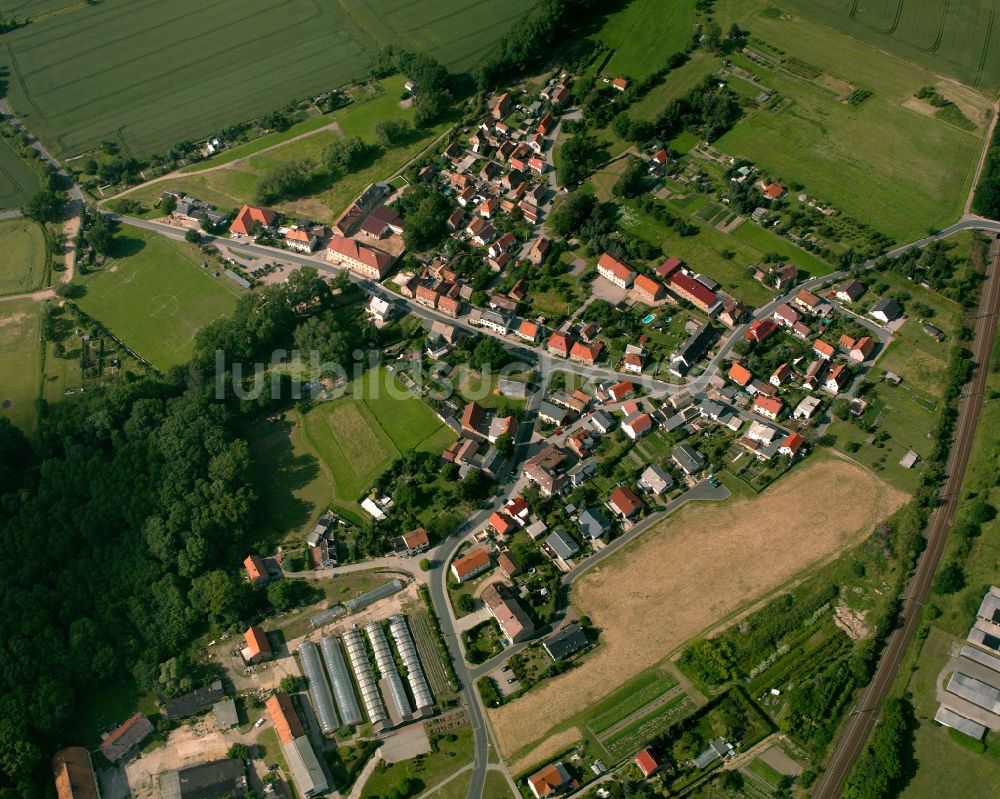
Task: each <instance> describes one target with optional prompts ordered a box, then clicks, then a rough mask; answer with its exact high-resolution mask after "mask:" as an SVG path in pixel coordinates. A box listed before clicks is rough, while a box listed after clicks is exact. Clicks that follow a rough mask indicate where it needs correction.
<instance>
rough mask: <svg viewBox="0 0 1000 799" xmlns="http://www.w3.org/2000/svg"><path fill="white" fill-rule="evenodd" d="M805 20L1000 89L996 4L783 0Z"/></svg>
mask: <svg viewBox="0 0 1000 799" xmlns="http://www.w3.org/2000/svg"><path fill="white" fill-rule="evenodd" d="M779 2H780V4H781V5H784V6H787V7H788V8H789V9H790V10H794V11H796V12H798V13H800V14H805V15H806V16H809V17H811V18H812V19H815V20H816V21H818V22H822V23H824V24H826V25H829V26H830V27H832V28H835V29H837V30H839V31H843V32H844V33H847V34H850V35H851V36H855V37H857V38H858V39H861V40H863V41H865V42H868V43H870V44H872V45H874V46H875V47H878V48H879V49H882V50H887V51H889V52H890V53H894V54H895V55H898V56H900V57H901V58H905V59H907V60H908V61H913V62H914V63H917V64H920V66H922V67H925V68H927V69H930V70H933V71H935V72H941V73H942V74H945V75H949V76H950V77H953V78H956V79H958V80H960V81H962V82H963V83H968V84H969V85H971V86H981V87H983V88H984V89H993V88H996V87H997V86H1000V51H998V50H997V48H996V46H995V44H994V46H993V47H991V46H990V44H991V34H992V33H993V26H994V23H995V21H996V20H995V14H996V4H995V3H994V2H993V0H969V1H968V2H962V3H948V2H943V3H928V2H921V1H920V0H895V2H883V3H848V2H844V0H779Z"/></svg>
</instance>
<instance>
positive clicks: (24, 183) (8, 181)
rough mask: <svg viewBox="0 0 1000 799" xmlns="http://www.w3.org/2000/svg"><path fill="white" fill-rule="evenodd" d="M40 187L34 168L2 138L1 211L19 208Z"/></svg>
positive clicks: (0, 164) (0, 147)
mask: <svg viewBox="0 0 1000 799" xmlns="http://www.w3.org/2000/svg"><path fill="white" fill-rule="evenodd" d="M40 188H41V186H40V184H39V182H38V176H37V175H36V174H35V172H34V170H33V169H32V168H31V167H30V166H28V165H27V164H26V163H25V162H24V160H23V159H22V158H21V156H19V155H18V154H17V153H16V152H14V150H13V149H11V146H10V145H9V144H8V143H7V141H6V140H5V139H0V211H4V210H8V209H11V208H19V207H20V206H22V205H24V203H26V202H27V201H28V198H29V197H31V195H32V194H34V193H35V192H36V191H38V190H39V189H40Z"/></svg>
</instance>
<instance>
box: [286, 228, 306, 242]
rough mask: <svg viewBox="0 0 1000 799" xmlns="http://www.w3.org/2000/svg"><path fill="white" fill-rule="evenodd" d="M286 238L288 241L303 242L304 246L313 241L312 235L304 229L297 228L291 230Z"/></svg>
mask: <svg viewBox="0 0 1000 799" xmlns="http://www.w3.org/2000/svg"><path fill="white" fill-rule="evenodd" d="M285 238H286V239H287V240H288V241H301V242H303V243H304V244H308V243H309V242H310V241H311V240H312V234H311V233H310V232H309V231H307V230H303V229H302V228H295V229H293V230H289V231H288V232H287V233H286V234H285Z"/></svg>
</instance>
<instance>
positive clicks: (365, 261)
mask: <svg viewBox="0 0 1000 799" xmlns="http://www.w3.org/2000/svg"><path fill="white" fill-rule="evenodd" d="M326 260H328V261H330V262H331V263H335V264H339V265H344V266H347V268H348V269H350V270H351V271H353V272H357V273H358V274H360V275H362V276H364V277H367V278H368V279H370V280H382V278H384V277H385V276H386V275H387V274H388V273H389V269H390V268H391V267H392V262H393V260H394V259H393V257H392V256H391V255H389V253H387V252H383V251H382V250H377V249H375V248H374V247H366V246H365V245H363V244H358V242H356V241H355V240H354V239H344V238H340V237H339V236H334V237H333V238H332V239H331V240H330V243H329V244H327V245H326Z"/></svg>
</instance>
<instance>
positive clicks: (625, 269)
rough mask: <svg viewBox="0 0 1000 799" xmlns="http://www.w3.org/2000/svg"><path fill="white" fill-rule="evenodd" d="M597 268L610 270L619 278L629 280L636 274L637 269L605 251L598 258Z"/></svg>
mask: <svg viewBox="0 0 1000 799" xmlns="http://www.w3.org/2000/svg"><path fill="white" fill-rule="evenodd" d="M597 268H598V269H603V270H605V271H607V272H610V273H611V274H612V275H614V276H615V277H616V278H617V279H618V280H626V281H627V280H628V279H629V278H631V277H633V276H634V275H635V270H634V269H633V268H632V267H630V266H629V265H628V264H626V263H624V262H622V261H619V260H618V259H617V258H615V257H614V256H613V255H610V254H609V253H604V254H603V255H601V257H600V258H598V259H597Z"/></svg>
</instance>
